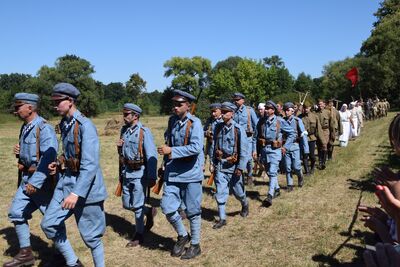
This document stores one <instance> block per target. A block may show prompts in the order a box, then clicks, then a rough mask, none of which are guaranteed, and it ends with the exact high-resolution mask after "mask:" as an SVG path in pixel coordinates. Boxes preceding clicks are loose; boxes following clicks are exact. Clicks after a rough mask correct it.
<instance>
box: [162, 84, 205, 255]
mask: <svg viewBox="0 0 400 267" xmlns="http://www.w3.org/2000/svg"><path fill="white" fill-rule="evenodd" d="M194 100H195V97H194V96H193V95H191V94H189V93H186V92H183V91H180V90H175V91H174V97H173V98H172V101H173V106H174V109H173V111H174V113H175V115H173V116H172V117H171V118H170V120H169V122H168V124H169V125H168V129H167V131H166V135H165V136H166V138H167V141H168V142H167V145H163V146H161V147H159V148H158V149H157V151H158V153H159V154H160V155H163V156H164V161H165V173H164V191H163V196H162V199H161V209H162V211H163V213H164V214H165V215H166V217H167V220H168V221H169V222H170V223H171V225H172V226H173V227H174V229H175V231H176V232H177V234H178V240H177V242H176V243H175V245H174V247H173V249H172V252H171V255H172V256H173V257H181V259H192V258H194V257H196V256H198V255H200V254H201V249H200V229H201V200H202V195H203V194H202V184H201V183H202V180H203V167H202V165H203V164H204V153H203V150H202V149H203V143H204V138H203V136H204V135H203V127H202V126H201V122H200V120H199V119H198V118H196V117H195V116H193V115H192V114H190V112H189V108H190V103H191V102H193V101H194ZM181 202H183V203H184V206H185V207H186V210H185V212H186V215H187V218H188V219H189V222H190V230H191V236H190V235H189V234H188V232H187V231H186V228H185V226H184V225H183V222H182V217H181V215H180V214H179V212H178V209H179V207H180V206H181ZM189 242H191V244H190V247H189V248H188V249H185V245H186V244H188V243H189Z"/></svg>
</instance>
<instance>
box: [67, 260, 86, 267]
mask: <svg viewBox="0 0 400 267" xmlns="http://www.w3.org/2000/svg"><path fill="white" fill-rule="evenodd" d="M65 267H83V264H82V262H81V261H80V260H79V259H78V260H77V261H76V263H75V264H74V265H72V266H70V265H65Z"/></svg>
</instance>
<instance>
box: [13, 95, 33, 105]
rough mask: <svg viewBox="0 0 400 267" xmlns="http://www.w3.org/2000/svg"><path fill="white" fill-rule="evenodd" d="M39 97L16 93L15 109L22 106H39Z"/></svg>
mask: <svg viewBox="0 0 400 267" xmlns="http://www.w3.org/2000/svg"><path fill="white" fill-rule="evenodd" d="M38 102H39V96H38V95H35V94H29V93H16V94H15V95H14V107H19V106H22V105H23V104H31V105H35V106H36V105H37V103H38Z"/></svg>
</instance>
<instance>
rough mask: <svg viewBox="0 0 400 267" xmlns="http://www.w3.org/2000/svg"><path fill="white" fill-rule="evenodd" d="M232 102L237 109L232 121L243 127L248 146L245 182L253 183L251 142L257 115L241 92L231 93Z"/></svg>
mask: <svg viewBox="0 0 400 267" xmlns="http://www.w3.org/2000/svg"><path fill="white" fill-rule="evenodd" d="M233 102H234V103H235V105H236V107H237V110H236V112H235V116H234V118H233V119H234V121H235V122H236V123H238V124H239V125H240V126H242V127H243V129H245V131H246V135H247V141H248V147H247V149H246V151H247V153H248V156H247V157H246V158H247V160H248V161H247V164H246V169H247V184H249V185H253V166H252V157H251V155H252V153H253V152H255V149H256V146H255V143H253V136H254V132H255V128H256V127H257V122H258V119H257V115H256V113H255V112H254V109H253V108H252V107H250V106H246V105H245V104H244V102H245V97H244V95H243V94H242V93H234V94H233Z"/></svg>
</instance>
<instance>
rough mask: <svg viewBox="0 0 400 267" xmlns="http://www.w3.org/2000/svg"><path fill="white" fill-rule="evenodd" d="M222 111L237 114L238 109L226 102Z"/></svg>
mask: <svg viewBox="0 0 400 267" xmlns="http://www.w3.org/2000/svg"><path fill="white" fill-rule="evenodd" d="M221 109H222V110H227V111H232V112H235V111H236V109H237V107H236V105H235V104H233V103H232V102H224V103H222V104H221Z"/></svg>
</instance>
